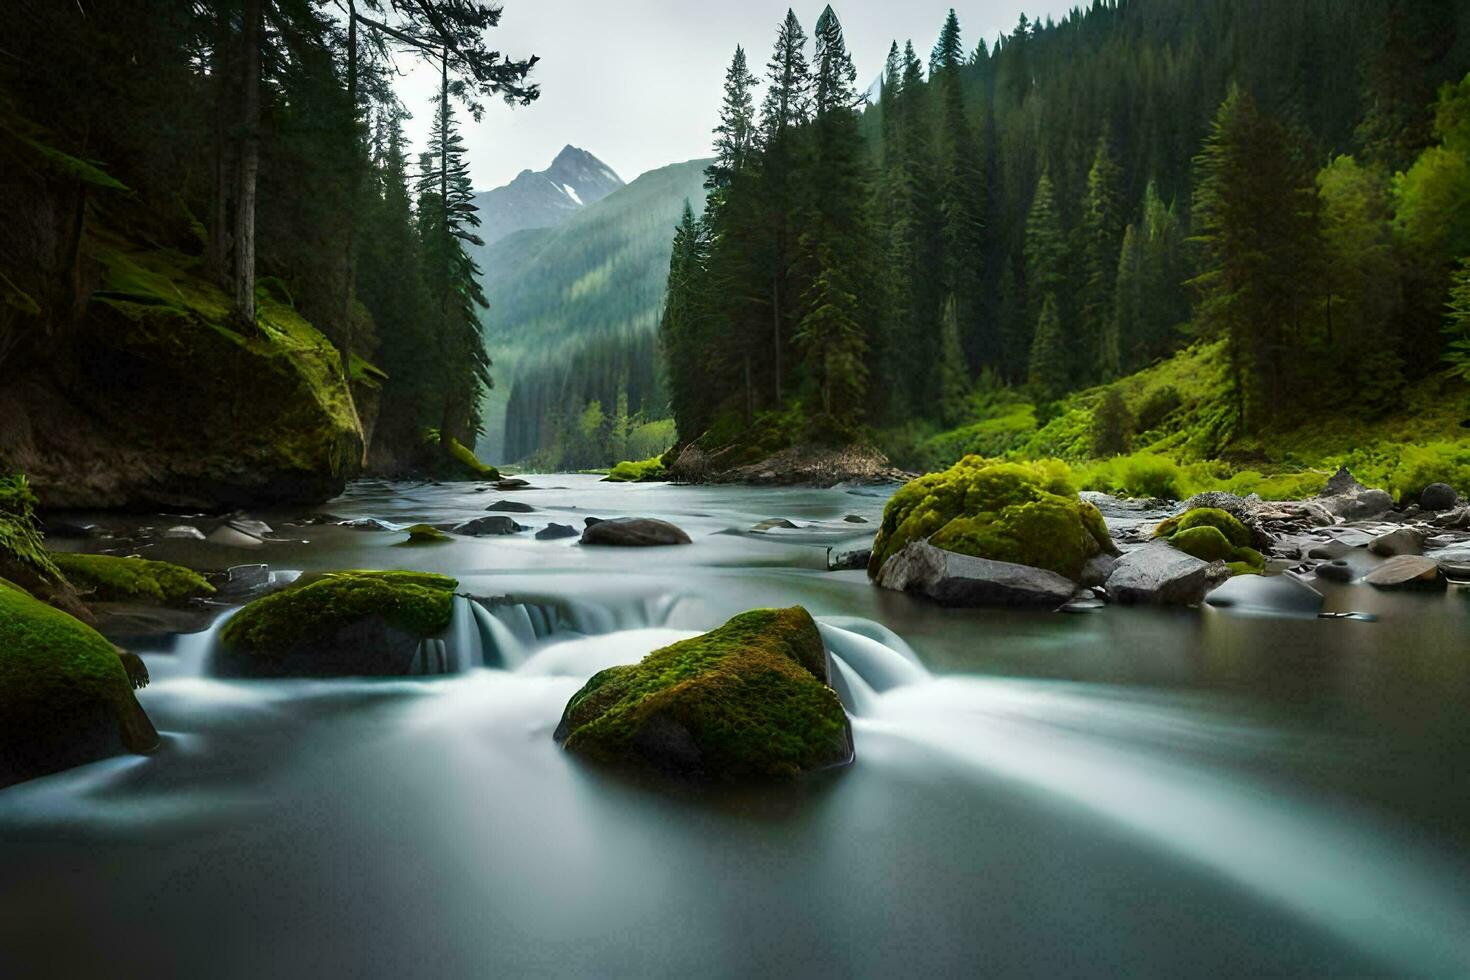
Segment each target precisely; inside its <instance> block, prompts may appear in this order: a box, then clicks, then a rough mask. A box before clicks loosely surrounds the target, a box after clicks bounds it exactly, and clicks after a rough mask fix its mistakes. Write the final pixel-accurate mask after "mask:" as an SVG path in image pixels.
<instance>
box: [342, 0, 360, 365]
mask: <svg viewBox="0 0 1470 980" xmlns="http://www.w3.org/2000/svg"><path fill="white" fill-rule="evenodd" d="M357 86H358V83H357V0H347V106H348V111H349V112H351V113H352V149H353V153H352V159H351V162H350V163H349V164H348V165H349V166H350V167H351V168H352V170H351V172H350V173H349V174H348V175H347V190H348V208H347V214H346V215H345V217H346V219H347V243H346V247H345V249H344V250H343V252H344V255H345V256H346V262H345V265H346V268H345V269H344V270H343V280H344V282H343V291H342V292H343V299H342V324H343V331H342V333H343V336H345V337H346V338H347V345H346V346H347V347H348V348H351V347H352V346H353V341H355V340H356V338H355V337H353V336H352V320H353V317H352V301H353V299H354V298H355V297H356V295H357V209H358V204H359V201H360V198H361V197H362V159H361V155H360V153H361V147H362V143H361V141H360V140H359V138H358V137H359V135H360V129H359V127H358V121H359V120H358V111H357V110H358V105H357Z"/></svg>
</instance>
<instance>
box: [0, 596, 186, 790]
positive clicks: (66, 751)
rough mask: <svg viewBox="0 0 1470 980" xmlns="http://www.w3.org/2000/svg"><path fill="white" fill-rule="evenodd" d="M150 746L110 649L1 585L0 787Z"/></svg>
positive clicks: (151, 734)
mask: <svg viewBox="0 0 1470 980" xmlns="http://www.w3.org/2000/svg"><path fill="white" fill-rule="evenodd" d="M157 746H158V733H157V732H156V731H155V730H154V728H153V725H152V723H151V722H149V720H148V716H147V714H145V713H144V711H143V709H142V707H141V706H140V705H139V704H138V701H137V699H136V698H135V697H134V696H133V684H132V682H131V680H130V678H129V674H128V671H127V670H126V669H125V667H124V664H123V661H122V659H121V658H120V657H119V655H118V651H117V649H116V648H115V647H114V646H113V645H112V644H111V643H108V642H107V640H105V639H103V638H102V636H101V634H99V633H98V632H97V631H96V630H93V629H92V628H91V627H89V626H87V625H86V624H84V623H82V622H80V621H79V620H77V619H75V618H73V617H72V616H68V615H67V614H66V613H64V612H62V611H60V610H59V609H55V608H53V607H51V606H48V605H47V604H45V603H44V602H41V601H40V600H39V599H37V598H35V597H34V596H32V595H30V594H29V593H27V592H25V591H24V590H22V589H20V588H19V587H18V586H15V585H13V584H11V583H10V582H7V581H5V580H4V579H0V786H6V785H9V784H10V783H14V782H18V781H20V780H22V779H28V778H30V777H32V776H38V775H42V774H44V773H48V772H55V771H57V770H60V769H65V768H67V767H69V766H74V765H79V764H81V763H84V762H91V761H93V760H95V759H100V758H105V757H106V756H109V755H115V754H117V753H118V752H122V751H131V752H150V751H152V750H153V749H154V748H156V747H157Z"/></svg>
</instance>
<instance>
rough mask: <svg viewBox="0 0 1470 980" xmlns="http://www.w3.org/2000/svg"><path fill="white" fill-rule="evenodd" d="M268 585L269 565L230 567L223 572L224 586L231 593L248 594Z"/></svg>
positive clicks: (269, 576) (269, 577)
mask: <svg viewBox="0 0 1470 980" xmlns="http://www.w3.org/2000/svg"><path fill="white" fill-rule="evenodd" d="M270 584H271V567H270V566H269V565H232V566H231V567H230V568H229V569H227V570H226V571H225V585H226V586H227V587H228V588H229V589H230V591H232V592H250V591H252V590H254V589H263V588H265V587H266V586H268V585H270Z"/></svg>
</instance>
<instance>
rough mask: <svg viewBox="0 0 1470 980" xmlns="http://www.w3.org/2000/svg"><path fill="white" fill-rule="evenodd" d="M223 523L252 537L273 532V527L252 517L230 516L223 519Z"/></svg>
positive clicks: (259, 536)
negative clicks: (227, 518) (225, 519)
mask: <svg viewBox="0 0 1470 980" xmlns="http://www.w3.org/2000/svg"><path fill="white" fill-rule="evenodd" d="M225 525H226V526H228V527H232V528H234V529H235V530H236V531H239V532H240V533H241V534H249V535H252V536H253V537H257V538H263V537H265V536H266V535H267V534H274V533H275V528H273V527H271V526H270V525H269V524H267V523H266V522H265V521H258V520H256V519H255V518H253V517H231V518H230V519H229V520H227V521H225Z"/></svg>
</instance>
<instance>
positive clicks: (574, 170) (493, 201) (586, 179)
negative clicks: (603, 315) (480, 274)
mask: <svg viewBox="0 0 1470 980" xmlns="http://www.w3.org/2000/svg"><path fill="white" fill-rule="evenodd" d="M622 186H624V184H623V179H622V178H621V177H619V176H618V175H617V173H616V172H615V171H614V170H613V169H612V168H611V167H609V166H608V165H607V164H605V163H603V162H602V161H601V160H599V159H597V157H595V156H593V155H592V154H591V153H588V152H587V151H586V150H583V149H580V148H578V147H575V146H572V145H571V144H567V145H566V146H564V147H562V150H561V152H560V153H558V154H557V155H556V159H554V160H552V161H551V166H549V167H547V168H546V169H545V170H541V171H534V170H522V171H521V172H520V173H519V174H518V175H516V178H515V179H514V180H512V181H511V182H510V183H509V184H506V185H505V186H503V187H497V188H495V189H494V190H488V191H479V192H477V193H476V194H475V206H476V207H478V208H479V209H480V229H479V233H480V237H481V238H483V239H485V243H486V244H487V245H489V244H491V243H494V242H498V241H500V240H501V239H502V238H505V237H506V236H508V235H512V234H514V233H516V232H518V231H523V230H525V229H527V228H553V227H555V226H557V225H560V224H562V223H563V222H565V221H566V220H567V219H568V218H570V217H571V216H572V215H574V214H576V213H577V212H578V211H581V210H582V209H583V208H584V207H587V206H588V205H591V204H596V203H597V202H598V201H600V200H602V199H603V198H604V197H607V196H608V195H609V194H611V193H612V192H613V191H615V190H617V189H618V188H620V187H622Z"/></svg>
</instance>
